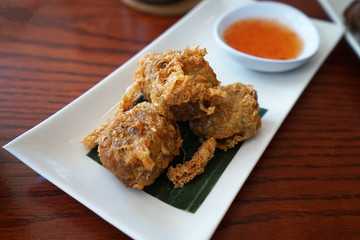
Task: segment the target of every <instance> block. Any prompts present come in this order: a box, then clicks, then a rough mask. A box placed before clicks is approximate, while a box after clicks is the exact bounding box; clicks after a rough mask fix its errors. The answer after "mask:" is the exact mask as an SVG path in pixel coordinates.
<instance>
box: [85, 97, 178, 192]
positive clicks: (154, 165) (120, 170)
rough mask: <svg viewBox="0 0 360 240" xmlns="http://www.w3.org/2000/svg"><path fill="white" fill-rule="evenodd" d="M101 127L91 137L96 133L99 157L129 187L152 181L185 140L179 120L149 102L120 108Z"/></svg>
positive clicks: (137, 187)
mask: <svg viewBox="0 0 360 240" xmlns="http://www.w3.org/2000/svg"><path fill="white" fill-rule="evenodd" d="M101 129H102V130H95V133H94V134H90V137H89V138H90V139H93V138H96V137H97V139H96V140H95V142H98V144H99V145H98V152H99V157H100V161H101V163H102V164H103V166H104V167H105V168H107V169H108V170H110V171H111V172H112V173H113V174H114V175H115V176H116V177H117V178H118V179H119V180H120V181H122V182H123V183H124V184H125V186H127V187H130V188H136V189H142V188H143V187H144V186H147V185H150V184H152V183H153V182H154V181H155V178H157V177H158V176H159V175H160V174H161V173H162V172H163V171H164V170H165V169H166V168H167V166H168V164H169V162H171V161H172V160H173V158H174V157H175V156H177V155H178V154H179V148H180V146H181V144H182V139H181V135H180V131H179V127H178V125H177V124H176V122H174V121H172V120H169V119H167V118H165V117H163V116H161V115H160V114H159V113H158V112H157V111H156V110H155V108H154V107H153V105H152V104H150V103H148V102H143V103H139V104H137V105H136V106H135V107H134V108H132V109H131V110H129V111H126V112H118V114H116V115H115V117H114V118H113V119H111V120H110V121H108V123H107V124H106V126H105V127H102V128H101ZM90 146H92V145H90Z"/></svg>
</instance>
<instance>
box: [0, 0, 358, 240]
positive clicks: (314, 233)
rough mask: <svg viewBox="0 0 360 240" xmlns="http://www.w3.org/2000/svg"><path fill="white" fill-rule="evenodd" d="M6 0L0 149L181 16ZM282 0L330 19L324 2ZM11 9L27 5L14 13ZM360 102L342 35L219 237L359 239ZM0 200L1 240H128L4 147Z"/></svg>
mask: <svg viewBox="0 0 360 240" xmlns="http://www.w3.org/2000/svg"><path fill="white" fill-rule="evenodd" d="M3 2H4V1H1V2H0V9H2V10H1V11H0V14H1V16H0V103H1V104H0V109H1V110H0V144H1V145H2V146H3V145H4V144H6V143H8V142H9V141H10V140H12V139H14V138H15V137H17V136H18V135H20V134H22V133H24V132H25V131H27V130H29V129H30V128H31V127H33V126H35V125H37V124H38V123H40V122H41V121H43V120H45V119H46V118H48V117H49V116H51V115H52V114H54V113H55V112H57V111H58V110H60V109H61V108H62V107H64V106H66V105H67V104H68V103H70V102H71V101H72V100H74V99H75V98H77V97H78V96H79V95H81V94H82V93H84V92H85V91H86V90H88V89H89V88H90V87H92V86H93V85H94V84H96V83H97V82H99V81H100V80H101V79H102V78H104V77H105V76H106V75H108V74H109V73H110V72H112V71H113V70H114V69H116V68H117V67H118V66H120V65H122V64H123V63H124V62H126V61H127V60H128V59H129V58H131V57H132V56H133V55H134V54H136V53H137V52H138V51H139V50H141V49H142V48H143V47H144V46H146V45H147V44H148V43H150V42H151V41H152V40H153V39H155V38H156V37H157V36H159V35H160V34H161V33H162V32H164V31H165V30H166V29H167V28H169V27H170V26H171V25H172V24H174V23H175V22H176V21H177V20H178V19H179V18H180V16H172V17H166V16H154V15H149V14H144V13H141V12H138V11H136V10H134V9H131V8H129V7H127V6H126V5H124V3H123V2H122V1H120V0H103V1H97V0H88V1H80V0H76V1H74V0H47V1H45V0H40V1H37V0H28V1H20V0H15V1H7V2H8V3H6V1H5V3H3ZM9 2H10V3H9ZM283 2H287V3H290V4H292V5H293V6H295V7H297V8H299V9H301V10H302V11H304V12H305V13H307V14H308V15H309V16H311V17H315V18H320V19H325V20H328V17H327V15H326V14H325V12H324V11H323V10H322V8H321V7H320V5H319V4H318V2H317V1H315V0H306V1H305V0H286V1H283ZM4 4H5V6H6V4H8V6H9V4H13V5H14V4H15V5H16V4H17V6H18V7H19V6H20V7H19V8H17V9H16V8H12V9H8V11H7V12H5V11H4ZM15 7H16V6H15ZM11 11H12V12H11ZM359 104H360V60H359V59H358V57H357V56H356V55H355V53H354V52H353V50H352V49H351V48H350V47H349V45H348V44H347V42H346V41H345V40H344V39H342V40H341V41H340V43H339V44H338V45H337V46H336V48H335V49H334V50H333V52H332V53H331V54H330V56H329V57H328V58H327V60H326V61H325V62H324V64H323V65H322V66H321V68H320V69H319V71H318V72H317V74H316V75H315V77H314V78H313V79H312V81H311V82H310V84H309V85H308V87H307V88H306V89H305V91H304V93H303V94H302V95H301V97H300V99H299V100H298V101H297V103H296V105H295V106H294V108H293V109H292V111H291V112H290V114H289V115H288V116H287V118H286V119H285V121H284V123H283V124H282V126H281V127H280V129H279V131H278V132H277V134H276V135H275V137H274V138H273V140H272V141H271V143H270V145H269V146H268V148H267V149H266V151H265V153H264V154H263V156H262V157H261V159H260V160H259V162H258V164H257V165H256V167H255V169H254V170H253V172H252V173H251V175H250V177H249V178H248V180H247V181H246V183H245V185H244V186H243V188H242V189H241V191H240V192H239V194H238V195H237V197H236V199H235V201H234V202H233V204H232V205H231V207H230V209H229V210H228V212H227V213H226V215H225V217H224V218H223V220H222V221H221V223H220V225H219V227H218V228H217V230H216V232H215V234H214V235H213V239H239V238H241V239H360V105H359ZM0 196H1V198H0V199H1V200H0V239H73V238H85V239H128V238H129V237H128V236H126V235H125V234H123V233H122V232H121V231H119V230H118V229H116V228H115V227H113V226H112V225H110V224H109V223H107V222H106V221H104V220H103V219H101V218H100V217H99V216H97V215H96V214H94V213H93V212H92V211H91V210H89V209H87V208H86V207H84V206H83V205H82V204H80V203H79V202H77V201H76V200H74V199H73V198H72V197H70V196H69V195H67V194H65V193H64V192H63V191H62V190H60V189H59V188H57V187H56V186H54V185H53V184H52V183H50V182H49V181H47V180H46V179H44V178H43V177H42V176H40V175H38V174H37V173H36V172H34V171H33V170H31V169H30V168H29V167H27V166H26V165H25V164H23V163H22V162H21V161H19V160H18V159H16V158H15V157H14V156H12V155H11V154H9V153H8V152H6V151H5V150H4V149H1V150H0Z"/></svg>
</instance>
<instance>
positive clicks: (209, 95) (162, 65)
mask: <svg viewBox="0 0 360 240" xmlns="http://www.w3.org/2000/svg"><path fill="white" fill-rule="evenodd" d="M206 53H207V52H206V49H199V47H195V48H194V49H190V48H189V47H186V48H185V49H184V50H182V51H174V50H170V51H165V52H160V53H148V54H146V55H144V56H143V57H142V58H140V59H139V61H138V68H137V70H136V72H135V74H134V81H133V84H132V86H130V88H129V89H128V91H127V92H126V93H125V95H124V96H123V99H122V100H121V102H120V106H119V109H120V110H121V111H126V110H128V109H130V108H131V107H132V106H133V105H135V102H136V99H134V97H135V96H136V95H137V93H138V92H141V93H142V94H143V96H144V98H145V99H146V100H147V101H149V102H152V103H153V105H154V106H155V108H156V110H157V111H158V112H159V113H160V114H162V115H164V116H166V117H168V118H170V119H172V120H175V121H186V120H191V119H196V118H200V117H204V116H206V115H209V114H212V113H213V112H214V110H215V107H214V100H215V99H216V98H219V97H224V96H225V94H224V92H223V91H221V90H220V86H219V85H220V82H219V81H218V80H217V78H216V75H215V73H214V71H213V70H212V68H211V67H210V65H209V63H208V62H207V61H206V60H205V58H204V56H205V55H206Z"/></svg>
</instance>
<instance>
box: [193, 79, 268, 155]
mask: <svg viewBox="0 0 360 240" xmlns="http://www.w3.org/2000/svg"><path fill="white" fill-rule="evenodd" d="M221 89H222V90H223V91H225V92H226V93H227V96H226V98H221V99H217V101H216V105H215V106H216V109H215V112H214V113H213V114H212V115H209V116H205V117H203V118H200V119H195V120H193V121H191V122H190V127H191V129H192V131H193V132H194V134H195V135H198V136H200V137H202V138H204V139H208V138H211V137H213V138H215V139H216V140H217V147H218V148H220V149H222V150H225V151H226V150H227V149H228V148H231V147H234V146H235V145H236V144H237V143H238V142H239V141H243V140H246V139H248V138H250V137H252V136H254V135H255V134H256V132H257V131H258V130H259V128H260V127H261V120H260V117H259V115H258V108H259V105H258V102H257V93H256V91H255V90H254V88H253V86H251V85H243V84H241V83H235V84H231V85H228V86H222V87H221Z"/></svg>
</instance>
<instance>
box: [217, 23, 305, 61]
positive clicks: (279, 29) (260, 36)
mask: <svg viewBox="0 0 360 240" xmlns="http://www.w3.org/2000/svg"><path fill="white" fill-rule="evenodd" d="M224 40H225V42H226V43H227V44H228V45H229V46H231V47H232V48H235V49H237V50H239V51H241V52H243V53H247V54H250V55H253V56H256V57H262V58H269V59H277V60H288V59H294V58H296V57H297V56H298V55H299V54H300V53H301V51H302V48H303V43H302V40H301V39H300V37H299V36H298V35H297V34H296V33H295V32H294V31H293V30H291V29H290V28H288V27H286V26H284V25H282V24H280V23H278V22H277V21H276V20H269V19H257V18H256V19H254V18H249V19H243V20H239V21H237V22H235V23H233V24H232V25H230V26H229V27H228V28H227V29H226V30H225V32H224Z"/></svg>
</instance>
